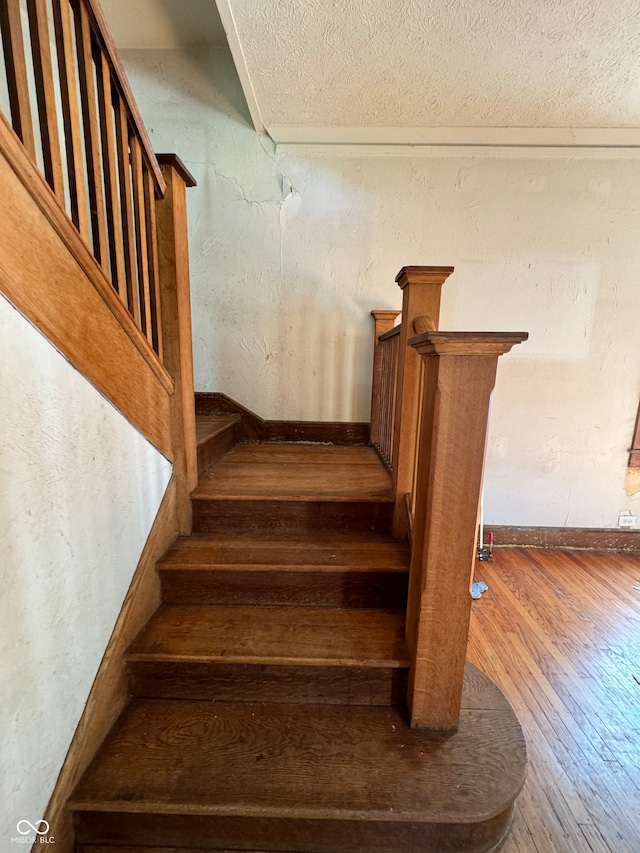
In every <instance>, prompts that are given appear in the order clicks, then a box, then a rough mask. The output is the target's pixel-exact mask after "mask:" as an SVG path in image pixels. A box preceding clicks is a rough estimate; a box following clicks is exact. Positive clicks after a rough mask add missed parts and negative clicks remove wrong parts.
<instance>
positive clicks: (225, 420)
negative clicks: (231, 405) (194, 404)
mask: <svg viewBox="0 0 640 853" xmlns="http://www.w3.org/2000/svg"><path fill="white" fill-rule="evenodd" d="M239 421H240V415H225V416H214V415H196V446H197V447H200V445H202V444H204V442H205V441H208V440H209V439H210V438H215V437H216V436H217V435H220V433H221V432H224V431H225V430H226V429H229V428H230V427H232V426H233V425H234V424H237V423H238V422H239Z"/></svg>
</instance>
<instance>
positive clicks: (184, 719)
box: [70, 418, 524, 853]
mask: <svg viewBox="0 0 640 853" xmlns="http://www.w3.org/2000/svg"><path fill="white" fill-rule="evenodd" d="M236 428H237V421H236V420H235V419H233V418H231V419H226V422H224V423H223V421H222V420H218V421H217V422H216V419H213V418H209V419H207V422H205V421H201V422H200V423H199V424H198V435H199V447H198V452H199V454H201V458H202V465H207V464H211V463H212V464H211V467H209V468H207V469H206V470H204V471H203V472H202V473H201V475H200V481H199V484H198V487H197V488H196V490H195V491H194V493H193V495H192V502H193V510H194V533H193V534H192V535H191V536H190V537H188V538H185V539H182V540H180V541H178V542H177V544H176V545H175V546H174V548H173V549H172V550H171V551H170V552H169V553H168V554H167V555H166V556H165V557H164V559H163V560H162V561H161V562H160V563H159V565H158V571H159V573H160V578H161V584H162V593H163V604H162V606H161V607H160V609H159V610H158V611H157V612H156V613H155V614H154V615H153V617H152V618H151V620H150V621H149V623H148V624H147V626H146V627H145V628H144V630H143V631H142V632H141V634H140V635H139V636H138V638H137V639H136V640H135V641H134V643H133V644H132V646H131V647H130V648H129V650H128V653H127V665H128V668H129V673H130V684H131V693H132V700H131V702H130V704H129V705H128V707H127V708H126V709H125V711H124V712H123V714H122V716H121V717H120V719H119V720H118V721H117V723H116V725H115V726H114V728H113V730H112V731H111V733H110V735H109V736H108V737H107V739H106V741H105V743H104V744H103V746H102V748H101V750H100V751H99V753H98V754H97V756H96V758H95V759H94V761H93V763H92V764H91V765H90V766H89V768H88V770H87V772H86V773H85V775H84V777H83V778H82V780H81V782H80V784H79V785H78V787H77V788H76V790H75V792H74V794H73V797H72V800H71V803H70V808H71V810H72V811H73V815H74V820H75V825H76V833H77V851H78V853H134V851H146V853H161V851H163V853H186V851H214V850H216V851H231V850H244V851H280V852H281V853H285V852H286V851H290V852H291V851H308V852H309V853H356V852H357V853H360V851H362V853H364V851H367V853H383V852H384V853H405V851H406V853H409V851H411V852H412V853H413V851H416V853H417V851H434V853H457V851H460V853H461V852H462V851H474V853H481V851H487V850H491V849H493V848H494V847H495V845H496V844H497V843H499V842H500V840H501V839H502V837H503V836H504V833H505V832H506V831H507V829H508V826H509V822H510V816H511V811H512V804H513V801H514V799H515V797H516V795H517V793H518V791H519V789H520V786H521V784H522V781H523V774H524V744H523V741H522V735H521V731H520V727H519V725H518V722H517V720H516V718H515V716H514V714H513V712H512V711H511V709H510V708H509V706H508V704H507V703H506V700H505V699H504V697H503V696H502V694H501V693H500V691H499V690H498V689H497V688H496V687H495V686H494V685H493V684H492V683H491V682H490V681H489V680H488V679H486V678H485V677H484V676H483V675H482V674H481V673H480V672H479V671H478V670H476V669H475V668H473V667H471V666H470V665H467V670H466V677H465V688H464V697H463V706H462V707H463V710H462V715H461V721H460V725H459V727H458V729H457V730H456V731H454V732H447V733H440V734H438V733H435V734H434V733H433V732H428V731H426V730H420V729H411V728H410V727H409V725H408V722H407V713H406V708H405V703H406V693H407V676H408V668H409V655H408V652H407V649H406V646H405V639H404V637H405V625H404V620H405V611H406V599H407V578H408V563H409V552H408V548H407V546H406V544H405V543H404V542H403V541H401V540H398V539H394V538H393V537H391V535H390V533H389V528H390V523H391V516H392V511H393V499H392V493H391V481H390V477H389V475H388V473H387V470H386V468H385V467H384V466H383V465H382V463H381V462H380V460H379V458H378V456H377V454H376V452H375V451H374V450H373V449H372V448H369V447H355V446H352V447H344V446H327V445H305V444H235V443H234V442H235V430H236ZM221 454H222V455H221ZM219 456H220V458H218V457H219Z"/></svg>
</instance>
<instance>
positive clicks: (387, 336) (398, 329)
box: [371, 311, 402, 343]
mask: <svg viewBox="0 0 640 853" xmlns="http://www.w3.org/2000/svg"><path fill="white" fill-rule="evenodd" d="M371 313H372V314H373V311H372V312H371ZM393 313H394V314H400V313H401V312H400V311H394V312H393ZM401 331H402V329H401V326H400V325H398V326H394V327H393V329H389V331H388V332H384V334H382V335H379V336H378V341H379V342H380V343H383V341H388V340H389V339H390V338H395V337H396V336H397V335H399V334H400V332H401Z"/></svg>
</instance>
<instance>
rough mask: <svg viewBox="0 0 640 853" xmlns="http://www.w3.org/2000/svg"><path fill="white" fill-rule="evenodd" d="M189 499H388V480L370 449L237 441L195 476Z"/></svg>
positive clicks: (383, 469) (387, 475)
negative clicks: (199, 476) (194, 485)
mask: <svg viewBox="0 0 640 853" xmlns="http://www.w3.org/2000/svg"><path fill="white" fill-rule="evenodd" d="M193 498H194V499H208V500H228V501H230V500H235V501H250V500H260V499H264V498H267V499H269V500H271V501H309V500H311V501H318V500H322V501H338V502H340V501H350V500H357V501H360V502H363V501H370V502H378V501H379V502H389V501H390V499H391V478H390V476H389V474H388V472H387V470H386V468H385V467H384V465H383V464H382V462H381V461H380V459H379V457H378V454H377V453H376V451H375V450H374V449H373V448H372V447H336V446H325V445H297V444H282V445H273V444H241V445H236V447H234V448H233V450H231V451H230V452H229V453H227V454H226V455H225V456H224V458H223V459H222V460H221V461H220V462H219V463H218V464H216V465H214V466H213V467H212V468H210V469H209V471H208V472H207V473H206V474H205V475H204V476H203V477H201V478H200V482H199V484H198V486H197V488H196V489H195V490H194V492H193Z"/></svg>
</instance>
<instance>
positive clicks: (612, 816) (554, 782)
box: [469, 549, 640, 853]
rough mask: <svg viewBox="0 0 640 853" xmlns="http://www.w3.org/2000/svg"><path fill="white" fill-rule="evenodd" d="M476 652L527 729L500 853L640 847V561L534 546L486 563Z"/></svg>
mask: <svg viewBox="0 0 640 853" xmlns="http://www.w3.org/2000/svg"><path fill="white" fill-rule="evenodd" d="M475 579H476V580H484V581H485V582H486V583H487V584H488V586H489V590H488V592H485V593H484V595H483V596H482V598H481V599H480V600H479V601H476V602H474V604H473V611H472V620H471V634H470V645H469V659H470V660H471V661H473V662H474V663H475V664H476V665H477V666H479V667H480V668H481V669H482V670H483V671H484V672H486V673H487V674H488V675H489V676H490V677H491V678H492V679H493V680H494V681H495V682H496V684H497V685H498V686H499V687H501V689H502V690H503V691H504V693H505V695H506V696H507V698H508V699H509V701H510V702H511V704H512V706H513V708H514V709H515V711H516V713H517V715H518V718H519V720H520V722H521V724H522V726H523V728H524V730H525V735H526V738H527V746H528V753H529V768H528V775H527V781H526V783H525V786H524V789H523V791H522V793H521V794H520V797H519V798H518V800H517V802H516V811H515V818H514V823H513V828H512V832H511V834H510V836H509V837H508V839H507V841H506V842H505V844H504V846H503V847H502V848H501V849H500V853H638V851H640V807H639V804H640V591H638V590H635V589H634V586H640V557H638V556H636V555H630V554H624V555H623V554H613V553H604V552H584V551H582V552H576V551H552V550H531V549H526V550H524V549H500V550H497V551H494V556H493V560H492V561H491V562H490V563H481V564H477V571H476V577H475Z"/></svg>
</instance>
